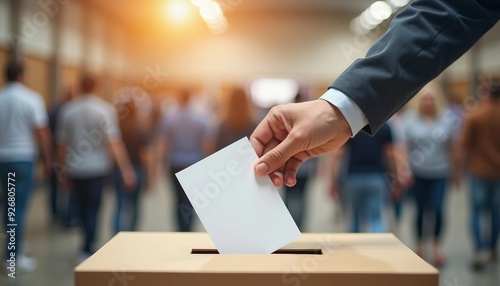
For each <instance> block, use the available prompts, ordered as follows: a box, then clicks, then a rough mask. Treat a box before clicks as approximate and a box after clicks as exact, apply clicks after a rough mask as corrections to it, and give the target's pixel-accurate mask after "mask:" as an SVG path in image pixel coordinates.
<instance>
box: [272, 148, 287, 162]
mask: <svg viewBox="0 0 500 286" xmlns="http://www.w3.org/2000/svg"><path fill="white" fill-rule="evenodd" d="M268 159H269V162H270V163H271V164H272V165H279V164H282V163H283V162H284V160H285V156H284V154H283V152H281V151H280V150H273V151H272V152H269V153H268Z"/></svg>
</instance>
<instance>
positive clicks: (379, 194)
mask: <svg viewBox="0 0 500 286" xmlns="http://www.w3.org/2000/svg"><path fill="white" fill-rule="evenodd" d="M343 189H344V192H345V195H346V198H347V200H348V202H349V204H350V206H351V212H352V214H351V222H350V231H351V232H360V231H361V224H364V225H365V226H366V230H367V231H368V232H384V231H385V230H386V225H385V223H384V221H383V220H382V206H383V205H384V201H385V199H386V197H387V192H388V190H389V185H388V182H387V181H386V179H385V176H384V174H383V173H353V174H349V175H348V176H347V178H346V179H345V181H344V183H343Z"/></svg>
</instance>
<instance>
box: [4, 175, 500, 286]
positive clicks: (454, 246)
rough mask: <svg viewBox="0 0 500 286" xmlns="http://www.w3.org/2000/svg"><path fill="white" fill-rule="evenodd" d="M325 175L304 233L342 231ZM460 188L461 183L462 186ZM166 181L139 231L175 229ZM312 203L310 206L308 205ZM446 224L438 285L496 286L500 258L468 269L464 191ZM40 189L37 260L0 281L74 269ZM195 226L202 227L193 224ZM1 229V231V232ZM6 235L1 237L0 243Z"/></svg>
mask: <svg viewBox="0 0 500 286" xmlns="http://www.w3.org/2000/svg"><path fill="white" fill-rule="evenodd" d="M325 185H326V184H325V179H323V178H321V177H319V178H316V179H314V180H311V181H310V183H309V186H308V190H309V192H308V197H307V202H308V205H309V206H311V207H310V208H309V210H310V213H308V216H307V218H306V226H305V230H304V231H307V232H343V231H345V227H344V220H345V219H344V216H343V215H342V211H341V209H340V207H339V206H338V205H337V204H336V203H335V202H333V201H332V200H331V199H330V198H329V197H328V195H327V194H326V192H325ZM464 188H465V187H464ZM170 193H171V192H170V184H169V183H168V182H165V181H163V182H161V183H160V184H159V185H158V186H157V187H156V188H155V189H153V190H150V191H148V192H147V193H146V194H145V195H144V197H143V200H142V209H143V215H142V218H141V224H140V230H141V231H174V220H173V215H172V214H171V213H170V212H169V211H167V210H169V209H172V206H171V202H172V200H171V196H170ZM312 206H314V207H312ZM113 208H114V194H113V192H112V190H111V189H110V188H108V189H107V191H106V194H105V197H104V204H103V208H102V213H101V221H100V239H99V241H100V243H102V244H104V243H105V242H106V241H107V240H109V239H110V238H111V237H112V234H111V213H112V211H113ZM447 213H448V215H447V225H446V236H445V240H444V246H445V253H446V255H447V257H448V264H447V265H446V266H445V267H444V268H443V269H442V270H441V274H440V281H441V283H440V285H441V286H479V285H480V286H490V285H491V286H497V285H500V263H496V264H491V265H489V266H488V267H487V268H486V269H484V270H483V271H481V272H478V273H474V272H472V271H471V270H470V269H469V261H470V259H471V256H472V248H471V241H470V236H469V231H468V223H467V222H468V205H467V192H466V190H450V191H449V193H448V198H447ZM47 214H48V211H47V204H46V193H45V188H43V187H39V188H38V189H37V190H36V192H35V193H34V196H33V199H32V201H31V207H30V211H29V214H28V226H27V230H26V237H27V239H28V244H29V249H30V252H31V254H32V255H33V256H34V257H36V258H37V259H38V263H39V269H38V270H37V271H36V272H35V273H32V274H24V275H20V276H17V278H15V279H12V278H7V277H5V275H3V276H2V277H1V278H0V285H19V286H66V285H68V286H69V285H73V268H74V266H75V260H76V256H77V247H78V243H79V233H78V229H65V228H62V227H60V226H57V225H51V223H50V220H49V218H48V215H47ZM412 218H413V208H412V206H411V203H409V204H407V205H406V206H405V209H404V214H403V221H402V223H401V225H400V226H399V229H398V231H397V233H398V236H399V238H400V239H401V240H402V241H403V242H404V243H406V244H407V245H408V246H410V247H412V231H411V230H412V228H411V227H412V225H413V223H412V221H413V220H412ZM196 230H197V231H203V227H202V226H201V225H200V224H199V223H198V224H197V225H196ZM2 233H4V232H3V231H2ZM4 239H5V236H4V235H3V236H2V237H1V240H2V244H3V243H4Z"/></svg>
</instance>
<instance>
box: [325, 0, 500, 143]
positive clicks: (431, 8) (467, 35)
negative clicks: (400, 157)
mask: <svg viewBox="0 0 500 286" xmlns="http://www.w3.org/2000/svg"><path fill="white" fill-rule="evenodd" d="M499 18H500V0H415V1H412V2H411V3H410V4H409V5H408V6H407V7H405V8H404V9H403V10H402V11H401V12H400V13H399V14H398V15H397V16H396V17H395V18H394V19H393V21H392V23H391V25H390V27H389V29H388V31H387V32H386V33H385V34H384V35H383V36H382V37H381V38H380V39H379V40H378V41H377V42H376V43H375V44H374V45H373V46H372V47H371V48H370V49H369V51H368V53H367V55H366V57H365V58H363V59H358V60H356V61H355V62H354V63H353V64H352V65H351V66H350V67H349V68H348V69H347V70H346V71H345V72H344V73H342V74H341V75H340V76H339V77H338V78H337V80H336V81H335V82H334V83H333V84H332V85H331V86H330V88H335V89H337V90H340V91H341V92H343V93H344V94H346V95H347V96H348V97H349V98H351V99H352V100H353V101H354V102H355V103H356V104H357V105H358V106H359V107H360V108H361V110H362V111H363V113H364V114H365V116H366V118H367V119H368V122H369V125H367V126H366V127H365V128H364V129H363V130H365V131H367V132H369V133H371V134H373V133H374V132H376V131H377V130H378V129H379V128H380V127H381V126H382V125H383V123H384V122H386V121H387V119H389V118H390V117H391V116H392V115H393V114H394V113H395V112H396V111H397V110H399V109H400V108H401V107H402V106H403V105H404V104H405V103H406V102H408V101H409V100H410V99H411V98H412V97H413V96H414V95H415V94H416V93H417V92H418V91H419V90H420V89H421V88H422V87H423V86H424V85H425V84H426V83H428V82H429V81H431V80H432V79H434V78H435V77H436V76H438V75H439V74H440V73H441V72H442V71H443V70H444V69H446V68H447V67H448V66H449V65H450V64H452V63H453V62H454V61H455V60H456V59H458V58H459V57H460V56H461V55H462V54H464V53H465V52H466V51H467V50H468V49H470V47H471V46H472V45H473V44H474V43H475V42H476V41H478V40H479V38H481V36H482V35H483V34H485V33H486V32H487V31H488V30H489V29H491V27H493V26H494V25H495V23H496V22H497V21H498V20H499Z"/></svg>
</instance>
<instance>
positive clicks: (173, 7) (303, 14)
mask: <svg viewBox="0 0 500 286" xmlns="http://www.w3.org/2000/svg"><path fill="white" fill-rule="evenodd" d="M196 2H197V1H196V0H195V1H188V0H184V1H183V0H150V1H141V0H127V1H122V0H108V1H98V0H87V1H81V0H38V1H35V0H33V1H31V0H30V1H28V0H0V65H2V66H3V63H4V62H5V61H6V59H7V58H8V56H9V54H11V55H12V54H17V55H18V56H20V57H22V58H23V59H24V61H25V64H26V68H27V70H28V72H29V74H30V76H29V80H28V82H29V86H30V87H31V88H33V89H35V90H37V91H38V92H40V93H41V94H42V95H43V96H44V98H45V100H46V103H47V104H48V105H49V106H50V105H51V104H53V103H54V102H55V101H56V100H57V98H58V96H59V94H60V93H61V90H64V89H66V88H68V87H70V86H74V85H75V83H76V80H77V78H78V77H79V75H80V74H81V73H82V72H84V71H85V72H90V73H92V74H94V75H96V76H98V77H99V78H100V79H101V82H102V85H101V93H102V94H103V96H104V98H107V99H111V98H112V95H113V93H114V92H115V91H116V90H117V89H118V88H120V87H121V86H123V85H140V86H142V87H143V88H145V89H146V90H147V91H148V92H149V93H150V94H152V95H153V97H154V98H156V99H160V98H163V97H165V96H168V95H169V94H171V93H172V92H173V91H175V90H177V89H179V88H180V87H185V86H190V87H193V88H195V89H196V90H197V91H198V92H199V93H200V94H204V95H206V96H211V97H219V96H220V95H221V94H224V91H225V90H227V89H228V88H229V87H232V86H235V85H248V84H249V82H251V81H252V80H253V79H255V78H259V77H291V78H293V79H296V80H298V81H299V82H300V83H301V84H302V85H306V86H307V88H308V90H309V91H310V97H313V98H314V97H318V96H319V95H321V93H322V92H323V91H324V90H325V89H326V88H327V86H328V85H329V84H330V83H331V82H332V81H333V80H334V79H335V78H336V76H338V75H339V74H340V73H341V72H342V71H343V70H344V69H345V68H346V67H348V66H349V64H351V63H352V61H354V60H355V59H356V58H359V57H362V56H364V54H365V53H366V51H367V49H368V48H369V46H370V45H371V44H372V43H373V42H374V41H375V40H376V39H377V38H378V37H380V36H381V35H382V34H383V32H384V31H385V30H386V29H387V26H388V24H387V23H388V22H389V20H390V19H388V20H387V21H384V22H383V23H381V24H380V25H378V26H377V27H376V28H375V29H373V31H372V32H370V33H368V34H366V35H360V34H356V33H353V31H352V29H350V25H351V20H352V19H354V18H355V17H357V16H359V15H360V13H362V12H363V11H364V10H365V9H367V8H368V7H369V6H370V4H372V3H373V2H374V1H370V0H359V1H329V0H318V1H300V0H289V1H265V0H252V1H250V0H246V1H245V0H221V1H219V4H220V7H221V8H222V12H223V14H224V16H225V18H226V19H227V24H228V25H227V28H226V29H225V30H224V31H223V32H220V31H219V33H213V32H211V31H210V29H209V28H208V27H207V25H206V23H205V22H204V21H203V18H202V17H201V16H200V13H199V11H198V8H197V7H196V6H195V5H193V3H194V4H196ZM198 2H200V1H199V0H198ZM201 2H203V1H201ZM499 49H500V28H499V27H495V28H494V29H493V30H492V31H490V32H489V33H488V34H487V35H486V36H485V37H484V38H483V39H482V40H481V41H480V42H479V43H478V44H477V45H476V46H475V47H474V48H473V49H472V50H471V51H469V52H468V53H467V54H466V55H464V56H463V57H462V58H461V59H460V60H459V61H457V62H456V63H455V64H454V65H452V66H451V67H450V68H449V69H448V70H447V71H446V72H444V73H443V75H442V77H441V79H442V82H443V84H444V87H445V89H448V91H450V92H449V94H452V96H456V97H459V98H461V99H463V98H465V97H467V96H470V95H471V94H473V93H474V90H475V89H477V86H478V85H479V84H480V82H481V80H482V79H485V78H491V77H493V76H496V75H498V70H499V69H500V57H498V50H499ZM2 82H3V78H2V79H0V84H2Z"/></svg>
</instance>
